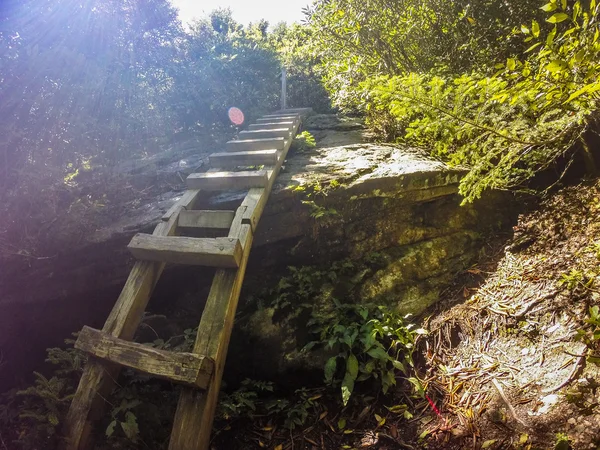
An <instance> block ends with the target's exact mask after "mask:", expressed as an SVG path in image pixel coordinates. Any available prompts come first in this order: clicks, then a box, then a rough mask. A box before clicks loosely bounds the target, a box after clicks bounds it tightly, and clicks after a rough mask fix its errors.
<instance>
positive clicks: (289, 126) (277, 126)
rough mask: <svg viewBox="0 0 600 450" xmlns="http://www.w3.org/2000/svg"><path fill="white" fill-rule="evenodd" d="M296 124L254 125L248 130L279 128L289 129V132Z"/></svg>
mask: <svg viewBox="0 0 600 450" xmlns="http://www.w3.org/2000/svg"><path fill="white" fill-rule="evenodd" d="M295 125H296V122H293V121H289V122H270V123H269V122H265V123H253V124H252V125H249V126H248V130H274V129H278V128H287V129H288V130H290V131H291V130H293V129H294V126H295Z"/></svg>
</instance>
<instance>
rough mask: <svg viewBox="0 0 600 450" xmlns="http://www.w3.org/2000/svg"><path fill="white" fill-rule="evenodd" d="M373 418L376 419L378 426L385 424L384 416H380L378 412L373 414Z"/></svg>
mask: <svg viewBox="0 0 600 450" xmlns="http://www.w3.org/2000/svg"><path fill="white" fill-rule="evenodd" d="M375 420H376V421H377V426H378V427H381V426H383V425H385V417H381V416H380V415H379V414H375Z"/></svg>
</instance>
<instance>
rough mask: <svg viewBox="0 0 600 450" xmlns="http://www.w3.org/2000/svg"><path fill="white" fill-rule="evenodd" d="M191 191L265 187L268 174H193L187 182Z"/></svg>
mask: <svg viewBox="0 0 600 450" xmlns="http://www.w3.org/2000/svg"><path fill="white" fill-rule="evenodd" d="M185 182H186V184H187V186H188V188H190V189H203V190H206V191H227V190H235V189H250V188H256V187H264V186H265V185H266V184H267V172H266V171H264V170H260V171H245V172H206V173H193V174H191V175H190V176H188V177H187V179H186V180H185Z"/></svg>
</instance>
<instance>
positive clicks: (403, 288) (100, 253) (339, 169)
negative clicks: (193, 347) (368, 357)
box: [0, 116, 512, 385]
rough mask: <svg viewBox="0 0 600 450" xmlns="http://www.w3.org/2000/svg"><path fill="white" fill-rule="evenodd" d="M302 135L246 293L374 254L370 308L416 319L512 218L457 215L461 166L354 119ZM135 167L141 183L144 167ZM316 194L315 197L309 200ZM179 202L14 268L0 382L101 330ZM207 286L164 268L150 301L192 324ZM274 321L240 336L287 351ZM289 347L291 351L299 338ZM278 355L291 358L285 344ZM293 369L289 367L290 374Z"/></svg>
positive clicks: (170, 169)
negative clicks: (148, 235)
mask: <svg viewBox="0 0 600 450" xmlns="http://www.w3.org/2000/svg"><path fill="white" fill-rule="evenodd" d="M305 128H307V129H308V130H310V131H311V132H312V133H313V135H314V136H315V137H316V139H317V143H318V147H317V148H316V149H311V150H306V151H304V152H296V153H291V154H290V157H289V159H288V161H287V162H286V164H285V169H284V170H283V172H282V173H281V175H280V177H279V178H278V180H277V185H276V187H275V188H274V190H273V192H272V194H271V198H270V200H269V203H268V205H267V208H266V210H265V213H264V215H263V218H262V219H261V223H260V225H259V227H258V229H257V234H256V237H255V242H254V249H253V252H252V256H251V260H250V264H249V269H248V273H247V281H246V283H245V288H244V292H245V295H248V294H249V293H251V292H252V291H253V290H256V289H258V288H259V287H264V284H265V282H266V280H269V279H270V278H271V279H272V278H275V279H276V277H277V276H278V274H279V273H281V270H282V269H283V268H285V267H286V266H288V265H295V266H301V265H318V264H321V265H322V264H328V263H331V262H333V261H336V260H339V259H343V258H350V259H354V260H360V259H362V258H365V257H366V256H367V255H369V254H372V253H373V252H377V253H378V254H379V255H380V257H381V259H382V261H383V262H384V263H383V264H382V265H381V267H380V268H379V269H378V270H376V271H374V272H373V273H372V274H370V276H369V277H368V278H367V279H365V280H364V282H363V283H362V285H361V287H360V298H361V301H365V302H378V303H381V304H387V305H390V306H392V307H394V308H396V309H398V310H399V311H402V312H413V313H419V312H421V311H423V310H424V309H425V308H427V307H428V306H429V305H431V304H432V303H434V302H435V301H436V300H437V298H438V296H439V292H440V290H441V289H443V288H444V287H446V286H447V284H448V282H449V281H450V280H451V279H452V277H453V275H454V274H455V273H456V272H457V271H459V270H461V269H463V268H465V267H466V266H467V265H468V264H469V263H470V262H471V261H472V260H473V259H474V257H475V256H476V255H477V253H478V251H479V250H480V249H481V247H482V242H483V241H482V239H483V237H484V236H485V233H486V232H487V231H489V230H490V229H491V228H494V227H497V226H500V225H503V224H504V225H506V224H507V223H510V221H511V220H512V218H511V217H510V214H508V213H507V210H506V209H504V210H502V208H500V207H499V206H498V205H499V203H498V202H500V201H502V202H503V201H505V199H499V198H492V197H490V198H489V199H488V200H487V201H484V202H479V203H478V204H476V205H470V206H466V207H460V206H459V204H460V201H461V199H460V198H459V196H458V194H457V187H458V182H459V180H460V177H461V175H462V173H463V172H462V170H461V169H457V168H449V167H447V166H446V165H444V164H443V163H441V162H439V161H435V160H432V159H430V158H428V157H426V156H425V155H424V154H423V153H422V152H420V151H418V150H414V149H407V148H403V147H401V146H396V145H383V144H375V143H369V142H367V141H368V136H367V135H366V133H365V130H364V129H363V127H362V125H361V124H360V123H359V122H357V121H355V120H352V119H339V118H336V117H335V116H313V117H311V118H310V119H309V121H308V123H307V124H306V126H305ZM207 153H208V152H206V153H202V154H200V155H197V154H196V155H189V154H188V156H186V157H185V158H182V159H180V160H179V161H171V162H170V163H169V164H161V165H159V166H157V167H153V168H152V170H153V171H154V170H156V171H157V172H158V171H161V173H167V174H168V175H169V176H171V174H176V173H181V174H182V176H185V174H186V173H189V172H192V171H193V170H194V169H195V168H197V167H198V166H200V165H201V164H202V160H203V158H205V157H206V154H207ZM138 171H141V174H140V176H144V169H143V168H142V169H138ZM177 177H178V178H179V176H177ZM173 178H175V176H173ZM181 187H183V186H181ZM313 191H317V193H314V194H311V195H309V194H310V193H312V192H313ZM178 195H180V194H179V193H178V192H170V193H167V194H165V195H162V196H161V197H160V198H157V199H155V201H153V202H150V203H148V204H146V205H142V206H140V207H139V208H137V209H136V210H135V211H132V212H131V213H130V214H126V215H124V216H123V217H121V218H120V219H119V220H117V221H116V222H114V223H113V224H112V225H111V226H109V227H103V228H102V229H100V230H98V231H97V232H96V233H95V234H94V235H93V236H90V237H89V239H87V240H85V241H84V242H80V243H79V244H77V245H75V246H74V248H71V249H69V250H68V251H65V252H64V253H63V254H61V255H57V257H56V258H53V259H52V260H49V261H34V263H33V264H32V266H31V267H29V268H28V269H27V270H24V271H19V272H18V273H17V272H13V273H12V274H11V276H10V280H8V281H10V282H8V281H7V280H6V277H5V279H4V280H3V284H2V285H1V288H2V292H3V293H2V296H1V298H0V308H1V309H2V314H1V315H0V350H1V351H2V352H3V354H4V360H5V362H6V366H5V367H3V368H0V385H2V381H3V380H9V379H14V376H15V374H17V375H19V374H21V373H25V372H27V371H29V370H31V369H32V368H33V363H31V360H32V359H35V360H37V361H40V360H41V359H42V358H43V350H44V349H45V348H46V347H48V346H51V345H57V344H59V343H60V340H61V339H62V338H64V337H67V336H68V335H69V333H70V332H71V331H76V330H79V329H81V327H82V325H83V324H89V325H92V326H96V327H98V326H101V325H102V323H103V322H104V320H105V318H106V316H107V314H108V312H109V311H110V309H111V307H112V305H113V304H114V301H115V300H116V298H117V295H118V292H119V290H120V287H121V285H122V284H123V282H124V281H125V278H126V277H127V275H128V267H129V266H130V264H131V263H132V259H131V258H130V257H129V255H128V254H127V252H126V249H125V247H126V244H127V242H128V241H129V239H130V238H131V236H133V235H134V234H135V233H136V232H139V231H147V230H150V229H152V227H153V226H154V225H155V224H156V223H157V222H158V220H159V219H160V216H161V214H162V213H163V212H164V211H165V210H166V209H167V208H168V207H169V206H170V205H171V204H172V202H173V201H174V200H175V199H176V198H177V196H178ZM242 198H243V193H239V195H235V194H234V195H217V196H214V197H210V198H205V199H203V202H204V204H202V205H198V207H199V208H204V207H206V208H210V209H228V208H235V207H236V206H237V204H238V203H239V202H240V201H241V199H242ZM209 279H210V271H207V270H204V269H199V268H186V269H185V270H178V271H170V272H169V271H167V273H166V276H165V279H164V280H163V281H161V283H160V284H159V286H158V289H157V294H156V296H155V297H156V299H155V300H153V304H154V305H155V306H156V309H158V310H161V309H162V310H166V311H171V312H173V311H176V310H180V311H181V310H183V311H186V313H185V314H182V315H186V314H188V312H190V311H193V312H194V314H198V315H197V316H195V315H190V314H188V315H190V317H192V318H193V320H192V324H193V321H194V320H195V321H197V319H198V317H199V312H200V311H201V307H202V301H201V300H198V299H203V298H205V295H204V293H203V289H204V288H205V287H206V288H208V280H209ZM203 283H204V285H206V286H204V285H203ZM165 305H169V306H165ZM242 307H243V305H242ZM175 315H177V313H176V314H175ZM272 316H273V314H272V311H271V312H269V311H265V310H262V311H259V312H258V313H256V314H255V315H253V314H250V316H249V317H250V318H249V319H248V320H247V321H246V322H245V324H246V325H244V327H245V328H244V330H245V331H240V332H238V331H236V333H237V334H238V335H239V336H242V335H244V336H246V337H248V336H247V334H246V332H247V333H250V334H252V333H251V330H252V329H257V330H259V332H260V336H257V335H254V336H250V337H248V339H250V340H251V341H252V342H254V343H256V345H262V346H267V347H268V345H267V344H266V342H267V341H268V342H271V344H272V345H275V344H277V343H279V344H281V342H282V336H281V324H278V323H277V321H274V320H273V317H272ZM240 333H241V334H240ZM24 337H27V339H24ZM246 337H245V338H244V339H246ZM261 339H262V340H261ZM287 341H288V343H289V345H291V346H293V345H294V340H293V339H292V340H289V339H288V340H287ZM272 350H273V352H277V351H281V352H282V354H284V353H289V352H290V351H292V350H291V348H287V349H281V346H279V347H277V345H275V346H274V347H272ZM23 354H28V355H30V356H31V358H30V359H29V360H27V358H24V357H23ZM248 354H251V352H250V353H248ZM265 354H266V353H265ZM26 361H29V362H26ZM254 361H260V358H259V357H258V356H257V358H255V359H254ZM256 364H259V363H258V362H257V363H256ZM287 368H289V367H288V366H285V364H284V365H283V366H282V367H281V370H283V371H285V370H286V369H287ZM6 382H7V383H8V381H6Z"/></svg>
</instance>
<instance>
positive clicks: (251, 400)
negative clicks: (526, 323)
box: [217, 379, 274, 420]
mask: <svg viewBox="0 0 600 450" xmlns="http://www.w3.org/2000/svg"><path fill="white" fill-rule="evenodd" d="M273 390H274V386H273V383H270V382H264V381H255V380H250V379H245V380H244V381H242V384H241V386H240V387H239V388H238V389H236V390H235V391H233V392H231V393H226V392H224V391H222V392H221V395H220V397H219V405H218V407H217V417H220V418H222V419H225V420H231V419H235V418H239V417H249V418H252V417H253V416H254V415H255V414H257V405H258V404H260V402H259V397H260V395H261V394H262V393H267V392H269V393H272V392H273Z"/></svg>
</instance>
